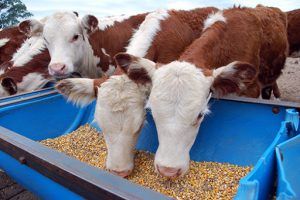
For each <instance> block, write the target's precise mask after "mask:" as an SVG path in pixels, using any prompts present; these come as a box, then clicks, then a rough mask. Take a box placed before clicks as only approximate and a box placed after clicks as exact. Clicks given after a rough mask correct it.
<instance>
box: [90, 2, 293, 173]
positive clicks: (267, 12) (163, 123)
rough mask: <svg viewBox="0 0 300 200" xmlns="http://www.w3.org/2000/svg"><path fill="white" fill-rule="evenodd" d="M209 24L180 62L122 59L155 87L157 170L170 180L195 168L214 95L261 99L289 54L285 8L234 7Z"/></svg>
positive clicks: (134, 74)
mask: <svg viewBox="0 0 300 200" xmlns="http://www.w3.org/2000/svg"><path fill="white" fill-rule="evenodd" d="M204 24H206V26H205V29H204V31H203V33H202V34H201V36H200V37H199V38H198V39H196V40H195V41H194V42H193V43H192V44H191V45H190V46H189V47H188V48H187V49H186V50H185V51H184V52H183V53H182V55H181V56H180V58H179V59H178V60H176V61H173V62H170V63H168V64H165V65H159V64H156V63H154V62H152V61H150V60H146V59H145V58H139V57H136V56H134V55H130V54H127V53H123V54H119V55H118V56H117V57H116V59H120V58H121V59H120V61H121V62H119V64H120V65H121V67H122V68H124V70H125V71H126V72H127V73H126V74H127V75H128V77H129V78H130V79H131V80H133V81H134V82H136V83H138V84H140V85H145V86H147V88H151V91H148V93H150V96H149V103H150V107H151V109H152V115H153V118H154V121H155V124H156V128H157V132H158V139H159V146H158V149H157V151H156V155H155V161H154V165H155V169H156V171H157V172H158V173H159V174H161V175H163V176H165V177H169V178H170V177H171V178H174V177H178V176H183V175H184V174H185V173H186V172H187V171H188V169H189V160H190V157H189V152H190V149H191V147H192V145H193V143H194V141H195V139H196V136H197V133H198V130H199V127H200V124H201V122H202V121H203V119H204V117H205V115H206V114H207V113H209V106H208V101H209V99H210V96H211V92H213V93H214V94H215V95H216V96H219V97H222V96H224V95H227V94H230V93H236V94H237V95H241V96H248V97H256V98H257V97H259V95H260V93H263V92H264V90H263V89H261V88H265V87H269V86H272V85H273V84H274V82H275V81H276V79H277V77H278V76H279V75H280V73H281V69H282V68H283V66H284V63H285V59H286V56H287V53H288V40H287V33H286V27H287V20H286V15H285V13H283V12H282V11H280V10H279V9H276V8H268V7H262V6H258V7H256V8H255V9H251V8H240V7H234V8H231V9H226V10H224V11H219V12H216V13H215V14H213V15H211V16H209V17H208V19H207V20H206V21H205V23H204ZM105 84H106V83H104V84H102V86H101V87H102V88H103V87H104V85H105ZM150 84H151V85H152V87H151V86H149V85H150ZM102 88H100V89H99V91H98V102H99V101H100V98H99V97H101V96H100V93H101V89H102ZM123 103H124V102H123ZM100 106H101V104H100ZM128 108H129V109H130V111H132V112H134V113H135V112H136V110H134V109H133V108H134V107H133V106H132V107H128ZM97 109H101V108H97ZM130 111H128V112H130ZM135 114H136V115H138V114H139V113H135ZM95 117H98V115H97V111H96V116H95ZM126 117H127V116H124V117H123V118H125V119H127V118H126Z"/></svg>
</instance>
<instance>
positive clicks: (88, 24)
mask: <svg viewBox="0 0 300 200" xmlns="http://www.w3.org/2000/svg"><path fill="white" fill-rule="evenodd" d="M81 23H82V26H83V28H84V29H86V30H87V33H88V34H90V33H93V32H94V31H96V30H97V29H98V19H97V18H96V17H95V16H93V15H85V16H84V17H83V18H82V22H81Z"/></svg>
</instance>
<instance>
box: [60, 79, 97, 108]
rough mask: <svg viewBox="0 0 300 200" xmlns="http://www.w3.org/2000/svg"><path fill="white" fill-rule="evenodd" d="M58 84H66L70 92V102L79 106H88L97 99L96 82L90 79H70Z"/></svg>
mask: <svg viewBox="0 0 300 200" xmlns="http://www.w3.org/2000/svg"><path fill="white" fill-rule="evenodd" d="M58 84H64V85H66V86H70V88H69V87H65V89H67V90H68V91H69V95H68V96H67V99H68V101H70V102H73V103H74V104H76V105H78V106H82V107H84V106H87V105H88V104H90V103H91V102H92V101H93V100H94V99H95V93H94V80H93V79H88V78H70V79H65V80H62V81H60V82H59V83H58Z"/></svg>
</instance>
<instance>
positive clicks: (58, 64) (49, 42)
mask: <svg viewBox="0 0 300 200" xmlns="http://www.w3.org/2000/svg"><path fill="white" fill-rule="evenodd" d="M22 23H23V25H24V24H25V25H27V27H29V28H27V29H28V30H29V31H28V32H30V31H32V30H33V27H40V28H38V29H37V28H36V29H37V30H38V31H41V32H42V36H43V38H44V39H45V42H46V46H47V48H48V50H49V53H50V56H51V61H50V63H49V73H50V75H54V76H57V77H66V76H69V75H70V74H71V73H72V72H74V71H77V70H78V68H80V67H81V65H82V64H83V60H84V58H85V56H86V52H87V51H88V50H87V48H90V46H89V41H88V34H90V33H92V32H93V31H95V30H96V29H97V27H98V20H97V18H96V17H94V16H91V15H87V16H85V17H83V19H80V18H78V17H77V15H76V14H75V13H73V12H58V13H55V14H53V15H52V16H49V17H47V18H46V20H44V21H43V24H42V23H41V22H38V21H36V20H27V21H24V22H22ZM22 23H21V24H22ZM25 25H24V26H25ZM25 27H26V26H25ZM24 29H26V28H24Z"/></svg>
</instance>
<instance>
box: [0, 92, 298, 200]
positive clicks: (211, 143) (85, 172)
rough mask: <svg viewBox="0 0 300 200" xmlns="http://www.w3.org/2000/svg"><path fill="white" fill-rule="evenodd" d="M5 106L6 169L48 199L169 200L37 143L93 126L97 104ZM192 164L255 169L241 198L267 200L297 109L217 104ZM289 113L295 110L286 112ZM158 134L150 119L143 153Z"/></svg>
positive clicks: (38, 100) (51, 100)
mask: <svg viewBox="0 0 300 200" xmlns="http://www.w3.org/2000/svg"><path fill="white" fill-rule="evenodd" d="M48 93H49V94H47V92H46V93H43V96H42V97H38V95H37V96H36V95H34V96H32V98H31V97H28V98H27V99H25V100H19V101H15V102H13V103H8V102H4V103H3V106H1V103H0V126H2V127H4V128H5V129H4V128H1V129H0V150H1V151H0V160H1V162H0V168H2V169H4V170H5V171H6V172H7V173H8V174H9V175H10V176H11V177H13V178H14V179H15V180H16V181H17V182H19V183H20V184H22V185H23V186H24V187H26V188H27V189H28V190H30V191H32V192H34V193H35V194H36V195H38V196H39V197H41V198H42V199H82V198H88V199H100V198H111V197H113V198H124V199H154V198H158V199H163V198H167V197H165V196H163V195H161V194H159V193H156V192H154V191H152V190H149V189H146V188H144V187H141V186H138V185H135V184H133V183H131V182H129V181H127V180H125V179H121V178H119V177H116V176H114V175H111V174H109V173H107V172H105V171H102V170H99V169H97V168H94V167H91V166H88V165H87V164H84V163H82V162H80V161H78V160H75V159H73V158H70V157H68V156H66V155H64V154H62V153H59V152H57V151H54V150H52V149H49V148H47V147H44V146H43V145H41V144H39V143H38V142H35V141H39V140H43V139H46V138H54V137H58V136H60V135H62V134H66V133H69V132H71V131H73V130H75V129H77V128H78V127H79V126H81V125H84V124H86V123H89V124H91V125H92V126H95V127H96V128H98V129H99V130H101V129H100V128H99V127H97V126H96V125H95V123H93V119H94V117H93V113H94V107H95V105H94V104H91V105H90V106H88V107H86V108H81V109H80V108H77V107H75V106H73V105H72V104H70V103H67V102H66V101H65V99H64V98H63V97H62V96H61V95H59V94H57V93H55V92H53V91H48ZM210 104H211V111H212V114H210V115H209V116H207V117H206V118H205V120H204V121H203V123H202V125H201V128H200V130H199V134H198V136H197V139H196V141H195V144H194V146H193V148H192V150H191V153H190V154H191V159H192V160H195V161H215V162H225V163H232V164H237V165H241V166H249V165H251V166H253V170H252V171H251V172H250V173H249V174H248V175H247V176H246V177H244V178H243V179H242V180H241V181H240V185H239V189H238V192H237V195H236V197H235V198H236V199H267V198H268V197H269V196H270V195H273V194H272V191H274V182H275V179H276V162H275V161H276V159H275V151H274V149H275V146H276V145H277V144H279V143H281V142H283V141H286V140H287V139H289V137H290V135H292V133H291V132H290V131H291V129H289V125H290V124H294V123H295V122H294V121H293V120H294V118H293V117H291V116H293V115H295V114H296V112H295V110H294V109H293V108H296V107H300V106H299V104H291V103H284V102H282V103H280V104H279V103H276V102H271V103H270V102H268V101H259V102H256V101H255V100H250V99H242V98H237V99H222V100H215V99H212V100H211V102H210ZM287 108H292V109H290V110H288V111H287V110H286V109H287ZM157 146H158V140H157V133H156V128H155V124H154V122H153V119H152V116H151V113H148V114H147V123H145V126H144V127H143V129H142V133H141V135H140V137H139V140H138V144H137V148H138V149H142V150H147V151H151V152H153V153H154V152H155V151H156V149H157Z"/></svg>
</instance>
